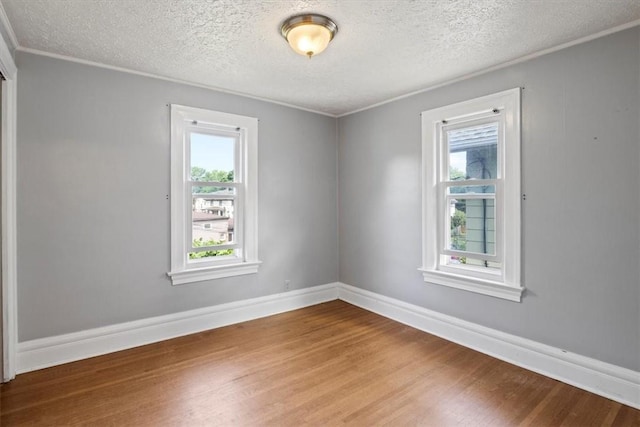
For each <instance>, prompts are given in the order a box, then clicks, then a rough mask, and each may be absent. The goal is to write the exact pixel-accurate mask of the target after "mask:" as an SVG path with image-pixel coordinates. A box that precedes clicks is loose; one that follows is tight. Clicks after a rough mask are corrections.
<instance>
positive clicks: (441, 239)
mask: <svg viewBox="0 0 640 427" xmlns="http://www.w3.org/2000/svg"><path fill="white" fill-rule="evenodd" d="M422 133H423V146H422V151H423V266H422V268H421V269H420V270H421V271H422V272H423V275H424V280H425V282H429V283H435V284H439V285H444V286H450V287H454V288H459V289H465V290H469V291H473V292H478V293H482V294H486V295H491V296H495V297H500V298H505V299H509V300H513V301H520V299H521V295H522V291H523V288H522V287H521V284H520V89H519V88H518V89H512V90H508V91H504V92H500V93H497V94H494V95H489V96H485V97H482V98H477V99H473V100H471V101H466V102H462V103H458V104H454V105H449V106H446V107H441V108H436V109H433V110H429V111H425V112H423V113H422Z"/></svg>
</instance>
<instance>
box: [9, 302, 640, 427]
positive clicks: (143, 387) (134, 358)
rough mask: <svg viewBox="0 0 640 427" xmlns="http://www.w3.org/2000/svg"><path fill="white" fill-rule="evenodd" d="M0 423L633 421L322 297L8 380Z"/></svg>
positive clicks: (632, 414)
mask: <svg viewBox="0 0 640 427" xmlns="http://www.w3.org/2000/svg"><path fill="white" fill-rule="evenodd" d="M0 390H1V393H2V396H1V400H0V404H1V406H0V413H1V421H2V422H1V424H2V426H13V425H99V426H199V425H238V426H254V425H274V426H289V425H295V426H298V425H323V426H325V425H327V426H329V425H342V424H350V425H358V426H361V425H363V426H366V425H394V426H395V425H428V426H449V425H473V426H476V425H478V426H483V425H491V426H494V425H497V426H498V425H505V426H512V425H532V426H555V425H572V426H590V425H592V426H609V425H615V426H640V411H637V410H635V409H632V408H630V407H628V406H624V405H621V404H619V403H616V402H613V401H611V400H608V399H605V398H602V397H599V396H596V395H594V394H591V393H588V392H586V391H582V390H580V389H577V388H575V387H571V386H569V385H566V384H563V383H560V382H558V381H555V380H552V379H549V378H546V377H543V376H541V375H538V374H535V373H532V372H529V371H526V370H524V369H521V368H518V367H516V366H513V365H510V364H508V363H505V362H501V361H499V360H496V359H493V358H491V357H489V356H486V355H483V354H481V353H478V352H475V351H473V350H470V349H467V348H464V347H461V346H459V345H457V344H453V343H450V342H448V341H445V340H443V339H440V338H437V337H435V336H432V335H429V334H426V333H424V332H420V331H418V330H415V329H412V328H410V327H408V326H405V325H402V324H400V323H397V322H394V321H392V320H389V319H386V318H384V317H381V316H378V315H376V314H373V313H370V312H368V311H365V310H362V309H359V308H357V307H354V306H352V305H349V304H347V303H345V302H342V301H332V302H329V303H325V304H320V305H317V306H313V307H308V308H305V309H302V310H297V311H293V312H289V313H284V314H280V315H277V316H271V317H268V318H264V319H259V320H254V321H251V322H245V323H241V324H237V325H233V326H229V327H225V328H220V329H215V330H211V331H207V332H203V333H199V334H194V335H189V336H186V337H182V338H177V339H173V340H170V341H165V342H161V343H157V344H151V345H147V346H144V347H138V348H135V349H131V350H126V351H121V352H118V353H113V354H109V355H106V356H101V357H96V358H92V359H88V360H83V361H80V362H75V363H69V364H66V365H61V366H57V367H54V368H49V369H44V370H41V371H36V372H31V373H28V374H23V375H19V376H18V377H17V378H16V379H15V380H14V381H12V382H11V383H8V384H3V385H2V386H1V389H0Z"/></svg>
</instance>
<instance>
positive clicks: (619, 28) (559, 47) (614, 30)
mask: <svg viewBox="0 0 640 427" xmlns="http://www.w3.org/2000/svg"><path fill="white" fill-rule="evenodd" d="M636 26H640V19H636V20H635V21H631V22H628V23H626V24H623V25H619V26H617V27H613V28H609V29H607V30H604V31H600V32H598V33H595V34H592V35H590V36H585V37H581V38H579V39H576V40H573V41H570V42H567V43H563V44H560V45H557V46H554V47H550V48H548V49H543V50H540V51H538V52H534V53H530V54H529V55H525V56H521V57H520V58H516V59H513V60H511V61H507V62H503V63H501V64H498V65H494V66H492V67H489V68H485V69H484V70H480V71H474V72H473V73H469V74H464V75H462V76H460V77H455V78H453V79H449V80H445V81H443V82H442V83H438V84H436V85H432V86H429V87H427V88H424V89H420V90H416V91H413V92H409V93H407V94H404V95H400V96H396V97H394V98H391V99H388V100H386V101H382V102H377V103H375V104H372V105H369V106H368V107H362V108H358V109H357V110H353V111H349V112H347V113H343V114H339V115H337V116H336V117H338V118H341V117H346V116H348V115H350V114H355V113H359V112H361V111H366V110H370V109H372V108H376V107H379V106H381V105H385V104H389V103H391V102H395V101H398V100H401V99H405V98H409V97H411V96H414V95H418V94H420V93H425V92H430V91H432V90H435V89H438V88H441V87H443V86H447V85H450V84H452V83H457V82H461V81H463V80H467V79H470V78H472V77H477V76H480V75H482V74H486V73H490V72H492V71H497V70H500V69H502V68H506V67H510V66H512V65H516V64H520V63H522V62H526V61H529V60H530V59H534V58H538V57H540V56H544V55H547V54H549V53H553V52H557V51H559V50H562V49H566V48H568V47H571V46H575V45H579V44H581V43H586V42H588V41H591V40H595V39H597V38H600V37H605V36H608V35H610V34H613V33H617V32H619V31H624V30H628V29H629V28H633V27H636Z"/></svg>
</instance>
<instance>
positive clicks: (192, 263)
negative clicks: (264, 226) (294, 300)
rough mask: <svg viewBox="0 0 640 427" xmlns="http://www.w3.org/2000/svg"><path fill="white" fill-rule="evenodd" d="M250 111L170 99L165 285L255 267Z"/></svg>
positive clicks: (253, 146)
mask: <svg viewBox="0 0 640 427" xmlns="http://www.w3.org/2000/svg"><path fill="white" fill-rule="evenodd" d="M257 138H258V121H257V119H255V118H251V117H245V116H239V115H235V114H228V113H221V112H217V111H210V110H204V109H199V108H192V107H185V106H181V105H172V106H171V271H170V272H169V273H168V275H169V277H170V278H171V281H172V284H174V285H179V284H184V283H190V282H197V281H204V280H211V279H218V278H222V277H230V276H237V275H243V274H252V273H256V272H257V270H258V266H259V264H260V261H258V257H257V250H258V247H257Z"/></svg>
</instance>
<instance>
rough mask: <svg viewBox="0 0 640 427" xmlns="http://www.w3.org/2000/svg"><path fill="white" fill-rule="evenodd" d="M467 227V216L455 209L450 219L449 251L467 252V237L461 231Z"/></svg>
mask: <svg viewBox="0 0 640 427" xmlns="http://www.w3.org/2000/svg"><path fill="white" fill-rule="evenodd" d="M466 225H467V214H466V213H464V212H462V211H460V210H458V209H456V211H455V212H454V214H453V217H451V230H452V233H451V249H455V250H459V251H465V250H467V236H466V235H465V234H463V231H464V229H465V227H466Z"/></svg>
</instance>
